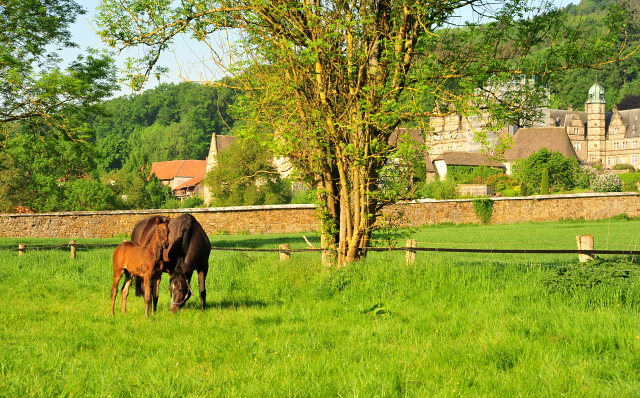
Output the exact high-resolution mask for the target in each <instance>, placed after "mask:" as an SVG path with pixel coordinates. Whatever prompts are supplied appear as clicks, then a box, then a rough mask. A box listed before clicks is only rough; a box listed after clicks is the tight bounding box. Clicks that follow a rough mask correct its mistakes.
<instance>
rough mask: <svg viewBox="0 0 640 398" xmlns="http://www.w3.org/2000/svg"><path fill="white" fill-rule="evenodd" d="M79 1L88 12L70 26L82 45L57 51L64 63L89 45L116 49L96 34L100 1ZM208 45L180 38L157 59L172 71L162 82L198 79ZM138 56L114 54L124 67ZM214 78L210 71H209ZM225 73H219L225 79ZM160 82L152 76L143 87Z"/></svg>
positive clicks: (122, 88) (121, 92) (124, 92)
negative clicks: (128, 61) (172, 47)
mask: <svg viewBox="0 0 640 398" xmlns="http://www.w3.org/2000/svg"><path fill="white" fill-rule="evenodd" d="M76 2H77V3H78V4H80V5H81V6H83V7H84V8H85V9H86V10H87V13H86V14H85V15H79V16H78V17H77V19H76V22H75V23H74V24H73V25H72V26H71V28H70V31H71V34H72V40H73V41H74V42H75V43H76V44H78V45H79V48H72V49H63V50H62V51H58V54H59V55H60V56H61V57H62V59H63V60H64V61H65V62H71V61H73V60H75V59H76V57H77V56H78V55H80V54H83V53H84V51H85V49H86V48H87V47H91V48H95V49H98V50H109V51H115V49H113V48H110V47H109V46H108V45H107V44H106V43H103V42H102V41H101V40H100V36H98V34H97V33H96V30H98V29H99V28H98V26H97V25H96V23H95V22H94V19H95V17H96V15H97V12H96V7H98V5H99V4H100V0H76ZM208 53H209V48H208V47H206V46H204V45H203V44H201V43H198V42H197V41H196V40H189V39H188V38H179V39H178V40H176V45H175V47H174V49H173V52H165V53H164V54H163V55H162V56H161V57H160V60H159V62H158V65H161V66H166V67H168V68H169V73H168V75H166V76H162V77H161V78H160V83H170V82H173V83H180V82H182V81H184V78H185V77H186V78H189V77H190V78H191V79H194V80H199V77H200V74H199V71H200V70H201V69H202V68H201V64H202V62H201V58H202V56H203V54H208ZM135 56H138V52H137V51H136V50H129V51H128V52H123V53H121V54H119V55H115V56H114V58H115V60H116V65H117V66H118V68H124V65H125V61H126V59H127V57H135ZM209 77H211V73H209ZM222 77H223V76H222V75H220V76H217V78H222ZM158 84H159V82H158V80H156V79H155V78H151V79H150V80H149V81H148V82H147V84H146V85H145V87H144V90H147V89H151V88H154V87H156V86H157V85H158ZM131 93H132V91H131V89H130V88H129V87H127V86H125V85H123V84H120V89H119V90H118V91H117V92H115V93H114V95H113V97H118V96H121V95H127V94H131Z"/></svg>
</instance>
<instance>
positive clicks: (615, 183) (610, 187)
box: [591, 174, 622, 192]
mask: <svg viewBox="0 0 640 398" xmlns="http://www.w3.org/2000/svg"><path fill="white" fill-rule="evenodd" d="M591 189H593V190H594V191H595V192H621V191H622V181H620V178H619V177H618V176H617V175H615V174H602V175H599V176H597V177H596V178H595V179H594V180H593V181H592V182H591Z"/></svg>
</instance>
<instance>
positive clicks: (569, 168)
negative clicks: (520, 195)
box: [513, 148, 579, 191]
mask: <svg viewBox="0 0 640 398" xmlns="http://www.w3.org/2000/svg"><path fill="white" fill-rule="evenodd" d="M578 167H579V166H578V161H577V160H576V159H575V158H567V157H564V156H563V155H562V154H561V153H560V152H558V151H550V150H548V149H546V148H542V149H540V150H539V151H538V152H535V153H533V154H532V155H531V156H529V157H528V158H526V159H519V160H517V161H516V162H515V163H514V164H513V176H514V177H515V178H516V179H517V180H518V181H524V182H526V184H527V188H530V189H531V190H532V191H536V190H538V189H539V188H540V186H541V184H542V170H544V169H545V168H546V169H547V170H548V171H549V185H550V186H551V187H554V188H557V189H569V188H573V186H574V180H573V179H574V175H575V171H576V169H577V168H578Z"/></svg>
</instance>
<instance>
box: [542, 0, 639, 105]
mask: <svg viewBox="0 0 640 398" xmlns="http://www.w3.org/2000/svg"><path fill="white" fill-rule="evenodd" d="M612 6H618V7H620V8H622V9H623V10H624V11H625V15H627V16H628V18H629V23H628V24H627V29H626V33H627V36H626V40H627V48H635V47H637V46H638V45H640V3H639V2H638V0H583V1H581V2H580V4H579V5H574V4H569V5H568V6H566V7H565V10H566V11H567V13H568V14H569V15H571V16H572V17H573V18H574V23H584V24H587V25H590V24H593V25H595V22H596V21H598V20H600V19H602V18H604V15H605V11H606V8H607V7H612ZM621 40H624V37H621ZM639 72H640V51H638V52H636V53H635V54H634V55H632V56H631V57H630V58H628V59H626V60H624V61H622V62H620V63H615V64H611V65H605V66H603V67H602V68H601V69H600V70H594V69H575V70H570V71H565V72H560V73H557V74H556V75H555V76H553V77H551V78H550V79H549V88H550V90H551V103H550V107H551V108H554V109H567V107H568V106H569V105H572V106H573V109H576V110H584V102H585V101H586V100H587V92H588V91H589V88H590V87H591V86H592V85H593V83H594V82H595V81H596V76H597V79H598V82H600V84H601V85H602V87H604V89H605V90H606V94H605V95H606V99H607V110H610V109H611V108H612V107H613V106H614V105H616V104H618V103H620V101H622V99H623V98H625V97H626V96H628V95H639V94H640V73H639ZM638 107H640V104H639V105H638Z"/></svg>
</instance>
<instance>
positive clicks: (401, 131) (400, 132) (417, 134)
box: [389, 128, 425, 146]
mask: <svg viewBox="0 0 640 398" xmlns="http://www.w3.org/2000/svg"><path fill="white" fill-rule="evenodd" d="M405 134H408V135H409V137H411V138H412V139H413V140H414V141H415V142H417V143H418V144H420V145H424V143H425V141H424V137H422V132H421V131H420V130H418V129H407V128H397V129H395V130H393V133H391V135H390V136H389V145H392V146H396V145H397V144H398V143H399V142H402V140H403V136H404V135H405Z"/></svg>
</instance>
